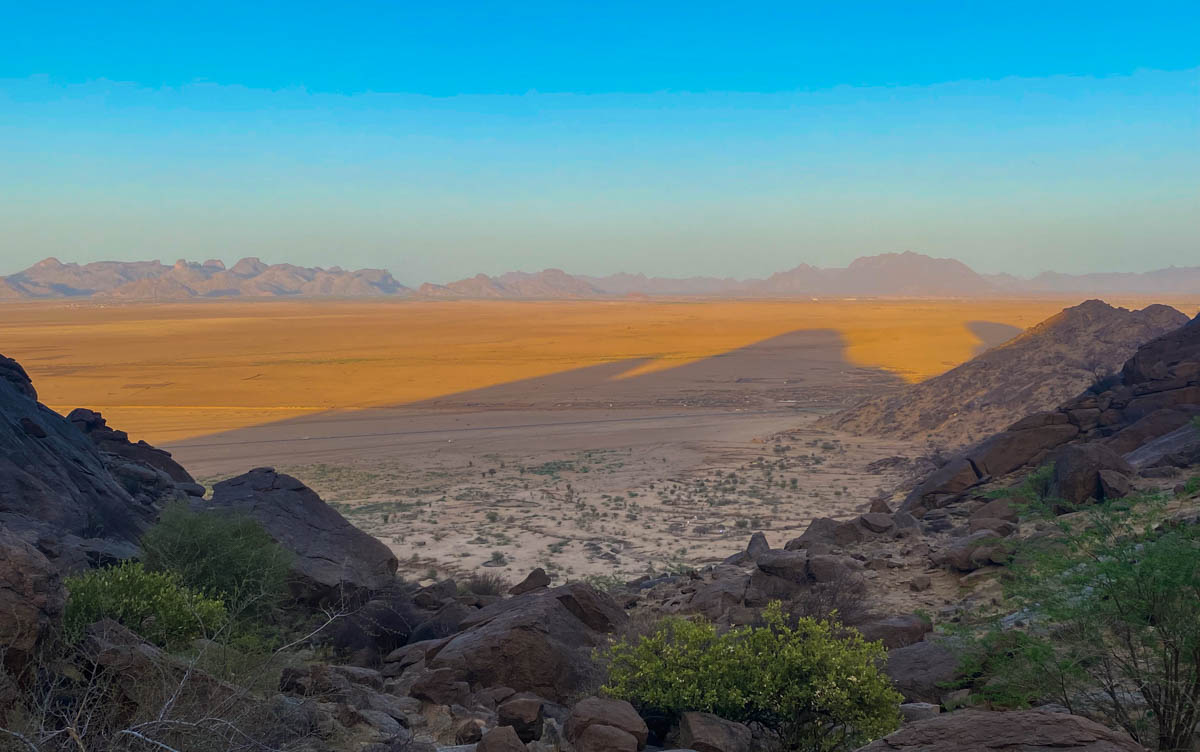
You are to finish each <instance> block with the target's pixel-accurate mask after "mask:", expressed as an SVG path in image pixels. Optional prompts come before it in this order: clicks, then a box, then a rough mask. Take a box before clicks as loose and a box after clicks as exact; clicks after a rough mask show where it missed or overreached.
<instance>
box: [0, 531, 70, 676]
mask: <svg viewBox="0 0 1200 752" xmlns="http://www.w3.org/2000/svg"><path fill="white" fill-rule="evenodd" d="M65 602H66V592H65V591H64V589H63V586H62V580H61V579H60V577H59V574H58V572H57V571H56V570H55V568H54V567H53V566H52V565H51V564H50V562H49V561H48V560H47V559H46V557H45V556H43V555H42V553H41V552H40V551H38V550H37V549H36V548H34V547H33V546H32V545H30V544H28V543H26V542H25V541H23V540H21V538H19V537H18V536H17V535H16V533H13V532H12V531H10V530H5V529H4V528H0V648H2V649H3V653H0V655H2V657H3V660H4V664H5V666H6V667H7V668H8V669H9V670H11V671H14V672H15V671H18V670H20V669H21V668H22V667H23V666H24V664H26V663H27V662H28V661H29V660H30V659H31V658H33V657H34V653H35V651H36V648H37V647H38V646H39V645H40V644H41V643H42V641H43V638H44V637H45V636H46V634H47V633H48V632H49V631H50V630H51V629H52V628H53V627H54V625H55V624H56V623H57V622H58V619H59V618H60V617H61V616H62V612H63V607H64V605H65Z"/></svg>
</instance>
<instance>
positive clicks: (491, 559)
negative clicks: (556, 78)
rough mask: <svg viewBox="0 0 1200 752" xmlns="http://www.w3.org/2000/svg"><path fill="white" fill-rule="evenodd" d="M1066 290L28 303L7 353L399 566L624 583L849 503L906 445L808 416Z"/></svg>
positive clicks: (43, 381) (949, 362) (951, 359)
mask: <svg viewBox="0 0 1200 752" xmlns="http://www.w3.org/2000/svg"><path fill="white" fill-rule="evenodd" d="M1077 302H1078V301H1076V300H1069V301H1048V300H1035V301H979V302H946V301H938V302H930V301H891V302H883V301H769V302H762V301H753V302H750V301H713V302H696V301H688V302H659V301H653V302H644V301H630V302H624V301H622V302H610V301H605V302H598V301H579V302H540V303H539V302H532V303H531V302H520V303H517V302H477V303H476V302H446V303H421V302H382V303H380V302H362V301H318V302H300V301H285V302H260V303H244V302H216V303H199V304H197V303H190V304H167V305H148V304H143V305H139V304H131V305H122V306H111V307H110V306H96V305H81V306H67V305H62V304H40V305H26V304H19V305H3V306H0V353H4V354H5V355H9V356H11V357H15V358H17V359H18V360H20V361H21V362H22V363H23V364H24V365H25V367H26V368H27V369H28V370H29V372H30V374H31V376H32V377H33V379H34V382H35V384H36V386H37V388H38V390H39V392H40V395H41V399H42V401H43V402H45V403H47V404H49V405H50V406H52V407H54V408H56V409H59V410H60V411H62V412H65V411H67V410H69V409H70V408H72V407H76V406H87V407H91V408H95V409H99V410H101V411H103V413H104V414H105V416H106V417H108V419H109V421H110V424H111V425H113V426H115V427H118V428H122V429H124V430H127V431H128V432H129V433H130V435H131V436H132V437H133V438H134V439H138V438H145V439H147V440H149V441H151V442H152V443H156V444H165V445H166V447H167V448H168V449H170V450H171V451H173V452H174V453H175V454H176V456H177V458H178V459H179V460H180V461H182V462H183V463H184V465H185V466H187V467H188V468H190V469H191V470H192V472H193V473H194V474H195V475H196V476H197V477H198V478H200V479H201V480H204V481H206V482H210V483H211V482H213V481H215V480H217V479H219V478H223V477H228V476H231V475H235V474H239V473H241V472H244V471H245V470H247V469H249V468H251V467H255V466H261V465H272V466H275V467H277V468H279V469H281V470H283V471H286V472H289V473H292V474H294V475H296V476H298V477H299V478H301V479H302V480H304V481H305V482H306V483H309V484H310V485H311V486H313V487H314V488H315V489H316V490H317V491H318V492H320V493H321V494H322V496H323V497H324V498H326V499H327V500H329V501H330V502H332V503H335V504H338V505H339V507H340V508H341V509H342V511H343V512H344V513H345V514H346V515H347V516H348V518H349V519H350V520H352V521H353V522H354V523H355V524H357V525H359V526H361V527H363V528H364V529H366V530H368V531H370V532H372V533H374V534H376V535H377V536H379V537H380V538H381V539H383V540H384V541H385V542H387V543H388V544H389V545H391V546H392V548H393V549H394V550H395V551H396V553H397V555H398V557H399V558H400V559H401V560H402V561H403V562H404V564H403V570H404V572H405V573H406V574H407V575H409V576H413V577H418V578H424V577H428V576H433V575H439V576H440V575H444V574H455V575H462V574H465V573H468V572H472V571H480V570H481V568H484V567H487V569H486V570H484V571H492V572H499V573H500V574H501V575H502V576H504V577H507V578H509V579H513V580H515V579H519V578H520V577H522V576H523V575H524V574H525V573H526V572H528V571H529V570H530V569H531V568H532V567H534V566H544V567H545V568H546V569H547V570H548V571H550V572H551V573H552V574H553V575H554V576H555V577H556V578H558V579H559V580H560V581H561V580H566V579H577V578H583V577H594V578H609V577H620V578H627V577H629V576H633V575H638V574H642V573H645V572H649V571H655V572H660V571H663V570H669V569H672V568H678V567H686V566H693V565H696V564H700V563H704V562H708V561H713V560H716V559H720V558H724V557H725V556H727V555H729V554H731V553H733V552H734V551H736V550H738V549H740V548H741V547H742V546H744V544H745V541H746V539H747V538H748V537H749V535H750V533H751V532H752V531H753V530H755V529H763V530H765V531H766V534H767V536H768V539H769V540H770V541H771V543H772V544H774V545H782V544H783V543H784V542H785V541H786V540H788V539H789V538H791V537H794V536H795V535H797V534H798V533H799V532H800V531H802V530H803V529H804V527H806V526H807V524H808V522H809V521H810V520H811V519H812V518H813V517H817V516H834V517H837V516H849V515H851V514H854V513H856V512H858V511H861V510H862V509H864V508H865V507H866V505H867V504H868V503H869V499H870V498H871V497H873V496H874V495H876V494H877V493H879V492H880V491H881V490H882V491H886V490H888V489H890V488H892V487H894V486H895V485H896V484H897V483H899V482H901V481H902V480H903V479H904V476H905V474H906V472H907V471H906V468H905V465H904V464H903V463H899V464H896V463H894V462H891V463H890V462H886V461H885V462H882V463H880V462H878V461H879V460H887V458H891V457H897V456H900V457H912V456H915V455H917V454H919V453H920V448H918V447H913V446H909V445H905V444H903V443H900V442H894V441H887V440H865V439H859V438H846V437H841V436H838V435H835V434H831V433H827V432H823V431H819V430H816V429H815V428H813V427H812V426H811V425H810V424H811V422H812V421H813V420H814V419H815V417H816V416H817V415H819V414H822V413H825V412H828V411H830V410H834V409H837V408H839V407H841V406H843V405H846V404H849V403H850V402H853V401H855V400H857V399H860V398H863V397H864V396H870V395H878V394H883V393H885V392H887V391H890V390H893V389H896V388H898V387H900V386H902V385H903V384H905V383H908V382H911V381H913V380H916V379H920V378H924V377H927V376H929V375H933V374H935V373H940V372H942V371H944V370H945V369H947V368H950V367H953V366H954V365H957V364H958V363H960V362H962V361H963V360H965V359H967V358H969V357H970V356H971V355H972V354H973V353H975V352H977V351H979V350H980V349H981V348H985V347H987V346H989V345H994V344H998V343H999V342H1000V341H1003V340H1004V339H1006V338H1008V337H1009V336H1011V335H1012V334H1014V333H1015V332H1016V331H1018V330H1019V329H1021V328H1024V327H1026V326H1029V325H1032V324H1034V323H1037V322H1038V321H1040V320H1042V319H1044V318H1046V317H1047V316H1048V315H1051V314H1053V313H1056V312H1057V311H1059V310H1061V309H1062V308H1063V307H1064V306H1066V305H1073V304H1075V303H1077ZM1139 303H1140V304H1144V301H1140V302H1139ZM1126 304H1128V303H1126ZM872 463H877V464H875V465H872Z"/></svg>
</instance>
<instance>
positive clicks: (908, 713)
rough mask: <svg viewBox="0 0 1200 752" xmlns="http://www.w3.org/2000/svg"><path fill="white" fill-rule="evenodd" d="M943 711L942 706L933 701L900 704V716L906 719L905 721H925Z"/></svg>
mask: <svg viewBox="0 0 1200 752" xmlns="http://www.w3.org/2000/svg"><path fill="white" fill-rule="evenodd" d="M941 712H942V708H941V706H939V705H934V704H933V703H931V702H906V703H903V704H902V705H901V706H900V717H901V718H903V719H904V722H905V723H916V722H917V721H924V720H926V719H929V718H933V717H934V716H935V715H937V714H938V713H941Z"/></svg>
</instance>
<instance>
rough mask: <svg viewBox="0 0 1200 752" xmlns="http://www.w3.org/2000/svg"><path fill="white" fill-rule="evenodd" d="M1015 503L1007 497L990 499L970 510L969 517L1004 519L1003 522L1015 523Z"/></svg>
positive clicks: (1016, 518) (1016, 519) (973, 518)
mask: <svg viewBox="0 0 1200 752" xmlns="http://www.w3.org/2000/svg"><path fill="white" fill-rule="evenodd" d="M1017 503H1018V502H1015V501H1014V500H1013V499H1011V498H1008V497H1005V498H1000V499H992V500H991V501H989V502H988V503H986V504H984V505H983V506H981V507H980V508H979V509H976V510H975V511H974V512H972V513H971V519H972V520H975V519H984V520H1004V521H1005V522H1013V523H1015V522H1017V521H1018V516H1017V509H1016V505H1017Z"/></svg>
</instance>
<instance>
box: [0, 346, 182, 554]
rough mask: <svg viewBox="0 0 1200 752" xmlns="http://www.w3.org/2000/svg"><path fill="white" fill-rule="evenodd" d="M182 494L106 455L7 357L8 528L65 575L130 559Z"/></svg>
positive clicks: (2, 471) (2, 450)
mask: <svg viewBox="0 0 1200 752" xmlns="http://www.w3.org/2000/svg"><path fill="white" fill-rule="evenodd" d="M176 497H177V490H176V489H175V487H174V484H173V482H172V481H171V479H170V478H169V477H167V476H166V474H160V473H159V471H156V470H155V469H154V468H152V467H150V466H148V465H145V464H143V463H141V462H135V461H129V460H121V459H118V458H114V457H113V456H112V455H107V454H104V453H102V452H101V451H100V449H99V448H98V447H97V446H96V445H95V444H94V443H93V442H92V441H91V440H90V439H88V437H87V436H85V435H84V434H83V433H81V432H80V431H79V429H78V428H76V426H75V425H73V424H72V423H71V422H70V421H68V420H66V419H65V418H63V417H62V416H61V415H59V414H58V413H56V412H54V411H53V410H50V409H49V408H47V407H45V406H44V405H42V404H40V403H39V402H38V401H37V392H36V390H35V389H34V387H33V384H32V383H31V382H30V380H29V377H28V376H27V375H26V373H25V371H24V369H22V368H21V367H20V365H19V364H17V363H16V362H15V361H13V360H11V359H8V358H3V359H2V360H0V524H3V526H4V527H6V528H7V529H9V530H10V531H13V532H15V533H16V534H18V535H19V536H21V537H22V538H23V539H24V540H25V541H26V542H28V543H31V544H32V545H34V546H35V547H36V548H37V549H38V550H39V551H41V552H42V553H43V554H44V555H45V556H46V557H47V558H48V559H49V560H50V561H51V562H52V563H54V565H55V566H56V567H58V568H60V569H63V570H71V569H78V568H81V567H84V566H88V565H89V564H91V565H94V564H97V563H100V562H103V561H112V560H116V559H119V558H127V557H129V556H133V555H135V554H136V553H137V545H138V540H139V539H140V538H141V535H142V533H143V532H145V530H146V529H147V528H148V527H149V526H150V525H151V524H152V523H153V522H154V520H155V519H156V518H157V516H158V512H159V509H160V508H161V505H162V503H163V502H164V501H165V500H167V499H171V498H176Z"/></svg>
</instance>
